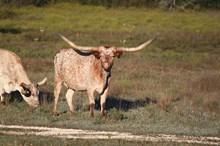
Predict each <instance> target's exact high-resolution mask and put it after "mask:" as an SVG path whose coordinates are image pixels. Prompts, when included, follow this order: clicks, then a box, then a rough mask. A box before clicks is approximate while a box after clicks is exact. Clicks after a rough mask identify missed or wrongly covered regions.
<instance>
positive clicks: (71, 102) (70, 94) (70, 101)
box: [66, 89, 74, 114]
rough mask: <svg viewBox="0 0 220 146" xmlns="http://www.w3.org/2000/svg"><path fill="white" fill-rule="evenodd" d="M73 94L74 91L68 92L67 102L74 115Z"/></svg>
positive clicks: (69, 90)
mask: <svg viewBox="0 0 220 146" xmlns="http://www.w3.org/2000/svg"><path fill="white" fill-rule="evenodd" d="M73 94H74V91H73V90H72V89H68V90H67V92H66V101H67V103H68V105H69V108H70V114H74V108H73Z"/></svg>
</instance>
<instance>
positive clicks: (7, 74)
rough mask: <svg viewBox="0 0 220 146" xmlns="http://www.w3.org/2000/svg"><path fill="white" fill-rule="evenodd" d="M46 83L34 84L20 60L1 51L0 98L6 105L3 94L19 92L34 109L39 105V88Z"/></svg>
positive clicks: (12, 54)
mask: <svg viewBox="0 0 220 146" xmlns="http://www.w3.org/2000/svg"><path fill="white" fill-rule="evenodd" d="M45 82H46V78H45V79H44V80H43V81H42V82H41V83H36V84H33V83H31V82H30V80H29V79H28V77H27V74H26V72H25V70H24V68H23V66H22V64H21V60H20V58H19V57H18V56H17V55H16V54H15V53H13V52H11V51H8V50H2V49H0V97H1V103H4V97H3V93H11V92H12V91H16V90H17V91H19V92H20V93H21V95H22V97H23V98H24V100H25V101H26V102H27V103H28V104H29V105H30V106H33V107H37V106H38V105H39V100H38V90H37V86H38V85H41V84H43V83H45Z"/></svg>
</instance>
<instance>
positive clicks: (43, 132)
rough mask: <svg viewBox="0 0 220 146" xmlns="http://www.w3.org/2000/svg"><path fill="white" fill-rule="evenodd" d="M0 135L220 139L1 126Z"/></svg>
mask: <svg viewBox="0 0 220 146" xmlns="http://www.w3.org/2000/svg"><path fill="white" fill-rule="evenodd" d="M0 133H1V134H8V135H36V136H51V137H56V138H68V139H122V140H128V141H149V142H150V141H155V142H162V141H167V142H169V141H170V142H177V143H191V144H204V145H220V137H205V136H184V135H167V134H157V135H135V134H132V133H120V132H107V131H93V130H81V129H63V128H50V127H36V126H34V127H33V126H18V125H1V124H0Z"/></svg>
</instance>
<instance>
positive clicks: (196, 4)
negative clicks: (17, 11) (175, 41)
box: [0, 0, 220, 9]
mask: <svg viewBox="0 0 220 146" xmlns="http://www.w3.org/2000/svg"><path fill="white" fill-rule="evenodd" d="M59 2H71V3H80V4H81V5H99V6H105V7H108V8H115V7H148V8H155V7H161V8H164V9H186V8H214V9H219V8H220V0H0V5H7V6H17V7H21V6H26V5H35V6H38V7H41V6H45V5H48V4H55V3H59Z"/></svg>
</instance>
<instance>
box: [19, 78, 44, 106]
mask: <svg viewBox="0 0 220 146" xmlns="http://www.w3.org/2000/svg"><path fill="white" fill-rule="evenodd" d="M46 81H47V78H44V79H43V80H42V81H40V82H38V83H30V84H28V85H27V84H26V83H21V85H20V86H21V87H22V88H21V91H20V93H21V95H22V97H23V98H24V100H25V101H26V102H27V103H28V104H29V105H30V106H33V107H37V106H38V105H39V98H38V94H39V91H38V89H37V87H38V86H41V85H43V84H44V83H46Z"/></svg>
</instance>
